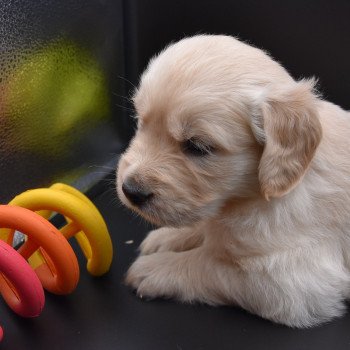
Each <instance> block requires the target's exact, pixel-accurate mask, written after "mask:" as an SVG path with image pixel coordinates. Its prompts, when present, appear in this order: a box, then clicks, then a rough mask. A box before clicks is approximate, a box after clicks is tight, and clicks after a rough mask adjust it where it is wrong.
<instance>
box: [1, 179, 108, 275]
mask: <svg viewBox="0 0 350 350" xmlns="http://www.w3.org/2000/svg"><path fill="white" fill-rule="evenodd" d="M9 204H10V205H15V206H20V207H24V208H27V209H30V210H32V211H36V212H38V214H40V215H41V216H43V217H45V218H47V219H48V218H50V216H51V215H52V213H53V212H55V213H60V214H62V215H63V216H64V217H65V219H66V221H67V224H66V225H65V226H64V227H62V228H61V229H60V232H61V233H62V234H63V236H64V237H65V238H66V239H69V238H71V237H73V236H74V237H75V238H76V240H77V241H78V244H79V245H80V247H81V249H82V251H83V253H84V255H85V257H86V258H87V269H88V271H89V273H90V274H92V275H94V276H100V275H103V274H104V273H106V272H107V271H108V270H109V268H110V265H111V262H112V257H113V248H112V242H111V239H110V236H109V233H108V230H107V227H106V224H105V222H104V220H103V218H102V216H101V214H100V213H99V211H98V210H97V208H96V207H95V206H94V205H93V203H92V202H91V201H90V200H89V199H88V198H87V197H86V196H85V195H84V194H82V193H81V192H79V191H78V190H76V189H75V188H73V187H70V186H68V185H64V184H60V183H58V184H55V185H53V186H51V187H50V188H39V189H34V190H29V191H26V192H23V193H22V194H20V195H18V196H17V197H15V198H14V199H13V200H12V201H11V202H10V203H9ZM4 236H5V238H6V239H7V240H8V239H10V241H12V237H13V231H7V232H4V233H3V237H4ZM27 251H30V252H33V248H32V244H31V241H30V240H28V241H27V242H26V243H25V244H24V245H23V246H22V247H21V252H22V253H23V252H27ZM26 255H28V254H26ZM38 258H39V259H38V262H39V263H40V257H38Z"/></svg>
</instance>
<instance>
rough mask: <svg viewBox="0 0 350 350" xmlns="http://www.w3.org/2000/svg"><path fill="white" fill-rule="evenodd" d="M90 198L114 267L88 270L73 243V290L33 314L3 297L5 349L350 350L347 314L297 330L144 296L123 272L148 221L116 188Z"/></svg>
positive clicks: (50, 298) (228, 310)
mask: <svg viewBox="0 0 350 350" xmlns="http://www.w3.org/2000/svg"><path fill="white" fill-rule="evenodd" d="M102 189H103V190H102ZM93 200H94V202H95V204H96V205H97V207H98V208H99V209H100V211H101V213H102V214H103V216H104V218H105V220H106V222H107V225H108V227H109V230H110V233H111V235H112V239H113V244H114V249H115V257H114V261H113V264H112V267H111V270H110V272H109V273H108V274H107V275H106V276H104V277H101V278H93V277H91V276H89V275H88V273H87V271H86V269H85V261H84V259H83V257H82V256H81V254H80V253H79V251H78V249H75V250H76V252H78V255H79V262H80V267H81V278H80V281H79V285H78V288H77V289H76V290H75V292H74V293H73V294H71V295H69V296H55V295H50V294H49V293H46V305H45V309H44V311H43V313H42V314H41V315H40V316H39V317H38V318H36V319H22V318H20V317H18V316H16V315H15V314H14V313H13V312H11V311H10V310H9V309H8V308H7V306H6V305H5V303H4V302H2V304H1V316H0V322H1V324H2V326H3V328H4V331H5V336H4V340H3V342H2V344H1V345H0V348H1V349H14V350H22V349H26V350H27V349H35V350H41V349H50V350H56V349H57V350H58V349H84V350H90V349H91V350H95V349H102V350H104V349H106V350H107V349H125V350H127V349H132V350H139V349H142V350H145V349H150V350H157V349H159V350H165V349H169V350H170V349H174V350H196V349H198V350H199V349H203V350H204V349H220V350H225V349H240V350H245V349H269V350H271V349H276V350H280V349H281V350H282V349H284V350H285V349H286V350H289V349H290V350H303V349H308V350H310V349H318V350H321V349H349V348H350V312H348V313H347V314H346V316H345V317H343V318H341V319H338V320H335V321H333V322H332V323H330V324H327V325H324V326H321V327H318V328H313V329H307V330H293V329H289V328H286V327H283V326H279V325H275V324H273V323H271V322H268V321H265V320H263V319H261V318H259V317H257V316H254V315H251V314H248V313H247V312H245V311H243V310H241V309H239V308H234V307H219V308H214V307H209V306H206V305H183V304H179V303H176V302H174V301H171V300H153V301H144V300H140V299H139V298H137V297H136V296H135V294H134V293H133V292H132V291H130V290H129V289H128V288H127V287H126V286H125V285H124V284H123V276H124V274H125V272H126V271H127V268H128V266H129V265H130V264H131V262H132V261H133V260H134V259H135V257H136V256H137V247H138V245H139V243H140V242H141V240H142V239H143V238H144V237H145V234H146V233H147V231H148V230H149V229H150V227H147V225H146V224H145V223H144V222H143V221H142V220H141V219H140V218H137V217H136V216H135V215H133V214H131V213H130V212H129V211H128V210H127V209H125V208H123V207H122V206H121V205H120V204H119V203H118V200H117V199H116V198H115V194H114V191H113V189H112V187H111V188H110V189H107V191H106V186H101V188H100V191H96V190H95V191H93ZM128 241H133V243H132V244H130V242H128ZM126 242H128V243H126ZM75 248H76V246H75Z"/></svg>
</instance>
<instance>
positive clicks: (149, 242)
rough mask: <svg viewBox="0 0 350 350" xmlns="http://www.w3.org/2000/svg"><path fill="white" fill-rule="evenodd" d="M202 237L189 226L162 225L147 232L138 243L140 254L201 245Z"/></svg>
mask: <svg viewBox="0 0 350 350" xmlns="http://www.w3.org/2000/svg"><path fill="white" fill-rule="evenodd" d="M202 241H203V237H202V236H201V235H200V234H198V233H196V231H194V230H193V229H191V228H189V227H183V228H170V227H162V228H159V229H158V230H154V231H152V232H150V233H149V234H148V236H147V237H146V238H145V240H144V241H143V242H142V243H141V245H140V252H141V255H149V254H153V253H156V252H182V251H186V250H190V249H193V248H195V247H198V246H199V245H201V243H202Z"/></svg>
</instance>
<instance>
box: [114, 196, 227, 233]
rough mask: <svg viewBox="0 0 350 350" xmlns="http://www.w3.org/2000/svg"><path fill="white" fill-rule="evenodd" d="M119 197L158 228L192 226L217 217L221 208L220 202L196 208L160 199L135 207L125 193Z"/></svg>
mask: <svg viewBox="0 0 350 350" xmlns="http://www.w3.org/2000/svg"><path fill="white" fill-rule="evenodd" d="M118 195H119V198H120V200H121V201H122V203H123V204H124V205H126V206H127V207H128V208H130V209H131V210H133V211H134V212H136V213H137V214H139V215H140V216H142V217H143V218H144V219H145V220H147V221H149V222H150V223H152V224H155V225H157V226H170V227H183V226H191V225H194V224H195V223H197V222H199V221H201V220H203V219H208V218H209V217H212V216H215V215H216V213H217V212H218V211H219V208H220V207H221V203H220V202H219V201H213V202H211V203H208V204H205V205H202V206H196V207H194V206H193V205H192V206H190V205H189V204H188V203H181V202H179V201H170V200H160V199H159V198H158V199H154V200H153V199H152V200H150V201H149V202H147V203H145V204H143V205H141V206H134V205H133V204H132V203H131V202H130V201H129V200H128V199H127V198H126V197H125V196H124V194H123V193H120V191H118Z"/></svg>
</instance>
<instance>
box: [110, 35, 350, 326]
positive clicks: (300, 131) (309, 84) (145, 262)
mask: <svg viewBox="0 0 350 350" xmlns="http://www.w3.org/2000/svg"><path fill="white" fill-rule="evenodd" d="M313 88H314V81H312V80H302V81H298V82H297V81H295V80H294V79H293V78H292V77H291V76H290V75H289V74H288V73H287V71H286V70H285V69H284V68H283V67H282V66H281V65H280V64H278V63H277V62H276V61H274V60H272V59H271V57H269V56H268V55H267V54H266V53H264V52H263V51H262V50H259V49H257V48H253V47H251V46H249V45H247V44H244V43H242V42H240V41H238V40H237V39H235V38H232V37H228V36H214V35H213V36H211V35H201V36H195V37H191V38H186V39H184V40H181V41H179V42H177V43H175V44H173V45H170V46H169V47H168V48H166V49H165V50H164V51H163V52H161V53H160V54H159V55H158V56H156V57H155V58H154V59H152V61H151V62H150V64H149V66H148V68H147V69H146V71H145V72H144V74H143V75H142V79H141V83H140V86H139V88H138V90H137V91H136V92H135V96H134V102H135V108H136V111H137V118H138V129H137V132H136V135H135V137H134V139H133V140H132V142H131V144H130V147H129V148H128V150H127V151H126V152H125V154H124V155H123V156H122V158H121V160H120V163H119V170H118V178H117V188H118V194H119V197H120V199H121V200H122V202H124V203H125V204H126V205H127V206H129V207H131V208H132V209H133V210H135V211H136V212H138V213H139V214H141V215H142V216H143V217H145V218H146V219H147V220H149V221H151V222H153V223H155V224H157V225H159V226H161V227H162V228H160V229H158V230H155V231H152V232H151V233H150V234H149V235H148V237H147V238H146V239H145V241H144V242H143V243H142V245H141V256H140V257H139V258H138V259H137V260H136V262H135V263H134V264H133V265H132V266H131V268H130V270H129V271H128V274H127V279H126V281H127V284H128V285H130V286H131V287H132V288H135V289H136V290H137V293H138V294H139V295H142V296H145V297H167V298H176V299H178V300H181V301H184V302H204V303H208V304H211V305H221V304H232V305H239V306H241V307H243V308H245V309H246V310H248V311H250V312H252V313H256V314H258V315H260V316H262V317H264V318H267V319H270V320H272V321H275V322H278V323H282V324H285V325H289V326H292V327H309V326H314V325H317V324H320V323H321V322H325V321H329V320H330V319H332V318H334V317H338V316H340V315H342V314H343V312H344V310H345V304H344V301H345V300H346V299H347V298H349V295H350V270H349V269H350V114H349V112H346V111H344V110H342V109H341V108H339V107H337V106H335V105H334V104H332V103H329V102H326V101H323V100H321V99H320V98H319V97H318V96H317V94H315V92H314V89H313ZM189 139H191V140H196V142H198V143H200V144H201V145H202V146H203V147H204V148H205V149H208V150H209V151H208V154H205V155H203V156H196V155H191V154H188V153H186V150H184V144H186V141H187V140H189ZM130 177H132V178H133V179H134V180H135V181H137V183H138V184H139V186H140V188H143V189H145V190H147V191H151V192H152V193H153V197H152V198H151V199H150V201H149V202H147V204H146V205H144V206H141V207H136V206H133V205H132V204H131V203H130V202H129V201H128V200H127V198H126V197H125V196H124V194H123V191H122V190H121V186H122V183H123V181H125V180H126V179H128V178H130Z"/></svg>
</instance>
